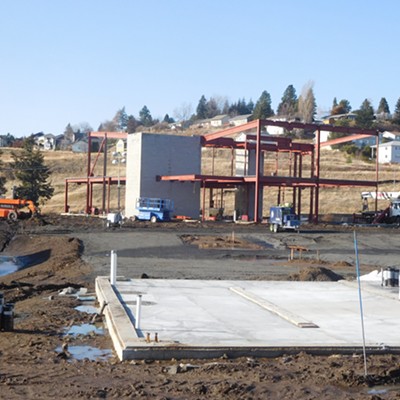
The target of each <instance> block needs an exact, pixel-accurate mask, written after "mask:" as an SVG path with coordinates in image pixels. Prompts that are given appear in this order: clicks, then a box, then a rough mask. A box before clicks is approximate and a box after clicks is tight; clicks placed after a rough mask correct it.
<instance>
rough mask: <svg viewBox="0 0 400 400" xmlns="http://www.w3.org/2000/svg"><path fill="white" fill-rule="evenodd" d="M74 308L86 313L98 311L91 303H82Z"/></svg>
mask: <svg viewBox="0 0 400 400" xmlns="http://www.w3.org/2000/svg"><path fill="white" fill-rule="evenodd" d="M75 310H77V311H79V312H84V313H86V314H97V313H98V312H99V309H98V308H97V307H95V306H94V305H92V304H82V305H80V306H77V307H75Z"/></svg>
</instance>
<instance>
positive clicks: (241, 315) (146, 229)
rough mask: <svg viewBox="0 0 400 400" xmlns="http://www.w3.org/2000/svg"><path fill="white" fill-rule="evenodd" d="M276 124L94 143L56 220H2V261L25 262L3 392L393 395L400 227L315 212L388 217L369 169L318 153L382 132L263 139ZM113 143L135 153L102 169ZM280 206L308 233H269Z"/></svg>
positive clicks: (14, 282)
mask: <svg viewBox="0 0 400 400" xmlns="http://www.w3.org/2000/svg"><path fill="white" fill-rule="evenodd" d="M271 123H273V121H254V122H251V123H249V124H247V125H244V126H241V127H237V128H236V127H235V128H230V129H228V130H224V131H220V132H213V133H211V134H205V135H203V136H178V135H160V134H146V133H137V134H131V135H127V134H126V133H123V132H114V133H105V132H92V133H91V135H90V137H100V138H101V140H102V144H101V146H100V147H101V148H103V151H100V152H99V153H94V154H92V153H91V152H89V153H88V154H87V155H86V157H87V176H84V177H75V178H73V177H72V178H66V179H65V192H64V199H63V200H64V213H62V215H55V214H48V215H46V214H44V215H43V216H42V218H40V219H34V218H33V219H32V218H31V219H17V221H15V222H13V223H12V224H11V222H10V223H7V222H6V221H3V223H4V224H3V225H1V226H2V230H1V234H2V242H3V248H4V250H3V252H2V255H3V256H4V257H8V258H7V260H11V261H14V262H15V264H16V267H15V269H13V270H10V271H9V272H8V273H7V274H3V276H2V280H1V282H0V290H1V291H3V292H4V297H5V298H6V299H7V302H10V303H13V304H15V315H14V327H13V330H12V331H8V329H7V330H4V329H3V331H2V332H1V333H0V335H1V336H2V338H4V339H5V340H3V341H0V359H1V360H2V364H3V365H7V370H5V371H4V372H3V371H1V374H0V382H1V383H2V385H3V386H2V387H3V388H4V396H6V397H7V398H9V399H14V398H15V399H16V398H20V397H21V396H23V395H24V396H25V397H33V396H32V395H34V396H38V395H39V394H38V393H39V392H38V388H40V395H41V396H42V398H51V397H54V396H56V395H57V396H62V397H71V398H85V397H86V398H90V397H102V398H107V397H121V398H129V397H132V396H138V397H144V398H146V397H155V398H163V397H164V398H200V397H203V398H204V396H206V397H213V398H217V399H218V398H220V399H225V398H282V397H285V398H316V397H317V398H338V399H348V398H354V399H364V398H373V397H372V396H376V395H377V394H378V395H380V396H382V398H386V399H390V398H396V396H397V395H398V391H397V385H398V384H399V383H400V381H399V378H398V377H399V376H400V374H399V369H398V366H397V365H398V362H399V361H400V354H399V350H400V341H399V339H398V335H397V333H396V332H397V331H398V329H399V328H400V327H399V326H398V320H399V318H398V312H399V311H398V308H397V306H398V302H399V286H398V264H397V262H398V257H399V253H400V249H399V248H398V235H399V229H398V224H397V222H396V216H395V215H392V216H390V215H389V214H390V212H389V211H390V210H389V211H388V210H387V207H386V208H385V209H386V217H387V218H391V220H390V223H388V224H385V225H383V224H382V223H380V222H379V223H378V222H377V223H376V224H375V223H362V224H360V223H357V222H356V223H352V222H351V221H352V219H351V220H346V222H345V223H340V224H338V223H337V222H336V221H335V222H334V223H332V224H327V223H326V221H322V218H321V213H320V210H321V208H323V205H321V202H320V198H321V192H323V191H324V190H329V188H331V187H335V188H339V189H340V190H347V189H349V188H351V189H352V190H356V191H357V192H359V193H360V194H359V196H358V197H359V201H360V214H362V212H364V215H363V218H367V214H365V213H367V212H368V213H371V212H373V213H376V214H374V217H369V218H370V222H372V220H373V219H374V218H376V216H377V215H378V214H379V215H381V213H382V212H380V211H379V210H378V207H377V201H378V197H379V196H380V195H379V193H380V192H381V186H380V175H379V172H380V166H379V165H378V164H377V163H376V164H375V166H374V169H375V171H374V176H375V179H340V176H337V177H335V178H332V177H329V178H328V177H326V175H325V172H326V171H325V170H323V169H322V168H321V165H322V163H323V161H322V158H323V156H322V151H321V148H323V147H324V146H326V145H332V144H334V143H339V142H345V141H346V140H354V139H355V138H358V137H363V135H367V136H371V135H374V136H376V137H377V140H378V132H376V131H369V130H358V129H356V128H337V129H338V131H340V132H342V133H345V134H346V137H343V138H341V139H337V140H336V141H335V142H324V143H323V144H322V143H320V142H319V139H318V138H319V132H320V131H321V130H322V129H327V128H326V126H323V127H322V126H315V125H312V127H313V129H314V130H315V132H316V135H315V137H316V140H315V143H305V142H302V141H298V140H295V139H291V138H288V137H273V136H270V135H267V134H266V128H265V127H267V126H269V124H271ZM274 123H277V124H280V126H282V127H285V129H287V130H288V131H291V130H293V129H311V127H310V126H308V125H304V124H298V123H283V122H274ZM333 128H334V127H332V129H333ZM329 129H331V127H329ZM335 129H336V128H335ZM115 140H118V141H120V140H122V141H124V142H125V143H123V146H122V145H121V144H119V145H118V142H117V146H118V147H117V148H116V150H117V151H116V154H115V155H113V157H114V158H117V159H118V160H119V161H121V165H119V164H118V165H116V166H114V169H113V171H116V170H117V171H118V174H117V175H114V174H112V175H110V174H109V172H108V168H109V162H108V161H109V160H107V157H109V156H110V153H109V152H107V151H106V152H104V149H109V148H110V147H111V146H114V144H115V142H109V141H115ZM110 143H111V146H110ZM325 143H326V144H325ZM89 148H90V146H89ZM125 153H126V154H125ZM227 154H228V155H230V157H227ZM178 155H179V157H178ZM221 155H223V156H224V157H223V159H224V161H221V159H220V158H219V157H220V156H221ZM123 158H124V159H126V164H124V163H122V159H123ZM204 159H207V161H208V162H207V165H204ZM221 163H224V166H225V167H228V170H229V171H230V173H229V174H226V175H222V174H219V173H217V172H216V171H220V169H219V166H220V164H221ZM116 167H118V169H116ZM99 169H100V171H99ZM225 169H226V168H225ZM355 178H356V177H355ZM357 178H359V177H357ZM75 185H76V186H78V187H80V188H82V187H83V188H85V207H84V210H83V212H77V211H76V209H79V208H78V207H81V205H78V206H77V205H76V203H75V201H76V200H74V197H73V196H72V193H73V191H74V189H73V188H74V187H75ZM362 192H365V193H368V194H364V195H363V196H364V197H365V198H367V199H369V200H370V203H369V205H368V208H369V209H368V210H366V209H362V210H361V202H362V199H363V198H364V197H362V196H361V193H362ZM373 193H375V195H374V194H373ZM116 194H118V201H116ZM390 197H391V199H392V200H395V194H394V195H393V196H390ZM386 200H388V199H386ZM389 200H390V199H389ZM284 203H285V204H286V203H290V208H291V212H293V214H294V215H296V216H298V217H299V225H294V226H291V227H293V228H294V229H285V228H286V226H279V227H278V226H277V227H276V229H269V227H268V225H271V221H272V218H273V216H272V215H271V210H272V209H273V208H274V207H275V209H274V213H275V212H277V209H276V207H283V204H284ZM394 203H395V201H393V204H394ZM393 209H394V206H393ZM119 213H120V214H122V216H123V219H122V221H121V223H120V220H109V215H110V214H112V215H117V214H119ZM388 213H389V214H388ZM286 216H287V215H286ZM351 217H352V218H353V216H352V215H351ZM392 217H394V218H392ZM354 218H355V217H354ZM283 219H284V218H283V217H282V222H283ZM105 221H108V222H110V223H109V224H105ZM292 222H293V221H292ZM381 222H382V221H381ZM275 224H278V223H277V222H276V223H275ZM271 226H272V225H271ZM272 228H274V226H272ZM278 228H281V229H278ZM388 249H390V251H388ZM396 271H397V280H396V277H395V275H396ZM392 273H393V276H392V275H391V274H392ZM358 278H360V285H358ZM359 288H361V293H362V305H363V312H362V313H361V312H360V300H359ZM90 302H91V303H90ZM89 304H90V306H92V307H93V308H94V311H88V310H89V309H90V306H88V305H89ZM82 307H86V308H83V309H85V310H86V311H81V310H82ZM73 329H77V332H78V333H74V332H76V331H74V330H73ZM79 329H81V330H79ZM82 329H86V331H85V330H84V331H82ZM82 332H83V333H82ZM88 332H89V333H88ZM82 349H84V352H83V355H77V353H76V351H78V350H82ZM364 355H365V357H364ZM77 369H79V374H77ZM49 371H51V372H49ZM49 376H50V377H51V378H52V379H49ZM60 379H62V381H63V385H59V383H58V382H60ZM60 386H61V387H60ZM2 393H3V390H2Z"/></svg>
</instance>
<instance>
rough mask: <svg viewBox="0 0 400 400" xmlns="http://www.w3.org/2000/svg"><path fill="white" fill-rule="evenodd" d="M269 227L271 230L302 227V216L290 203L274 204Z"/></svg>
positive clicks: (277, 230) (270, 213)
mask: <svg viewBox="0 0 400 400" xmlns="http://www.w3.org/2000/svg"><path fill="white" fill-rule="evenodd" d="M269 229H270V230H271V232H275V233H276V232H279V231H281V230H296V231H298V230H299V229H300V218H299V216H298V215H297V214H296V213H295V212H294V209H293V207H292V206H291V205H290V204H286V205H282V206H274V207H271V208H270V210H269Z"/></svg>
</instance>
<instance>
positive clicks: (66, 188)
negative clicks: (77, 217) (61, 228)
mask: <svg viewBox="0 0 400 400" xmlns="http://www.w3.org/2000/svg"><path fill="white" fill-rule="evenodd" d="M68 208H69V207H68V180H67V179H66V180H65V195H64V212H66V213H67V212H68Z"/></svg>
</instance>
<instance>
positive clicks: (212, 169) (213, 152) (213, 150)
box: [211, 147, 215, 175]
mask: <svg viewBox="0 0 400 400" xmlns="http://www.w3.org/2000/svg"><path fill="white" fill-rule="evenodd" d="M214 157H215V147H213V148H212V163H211V175H214Z"/></svg>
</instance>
